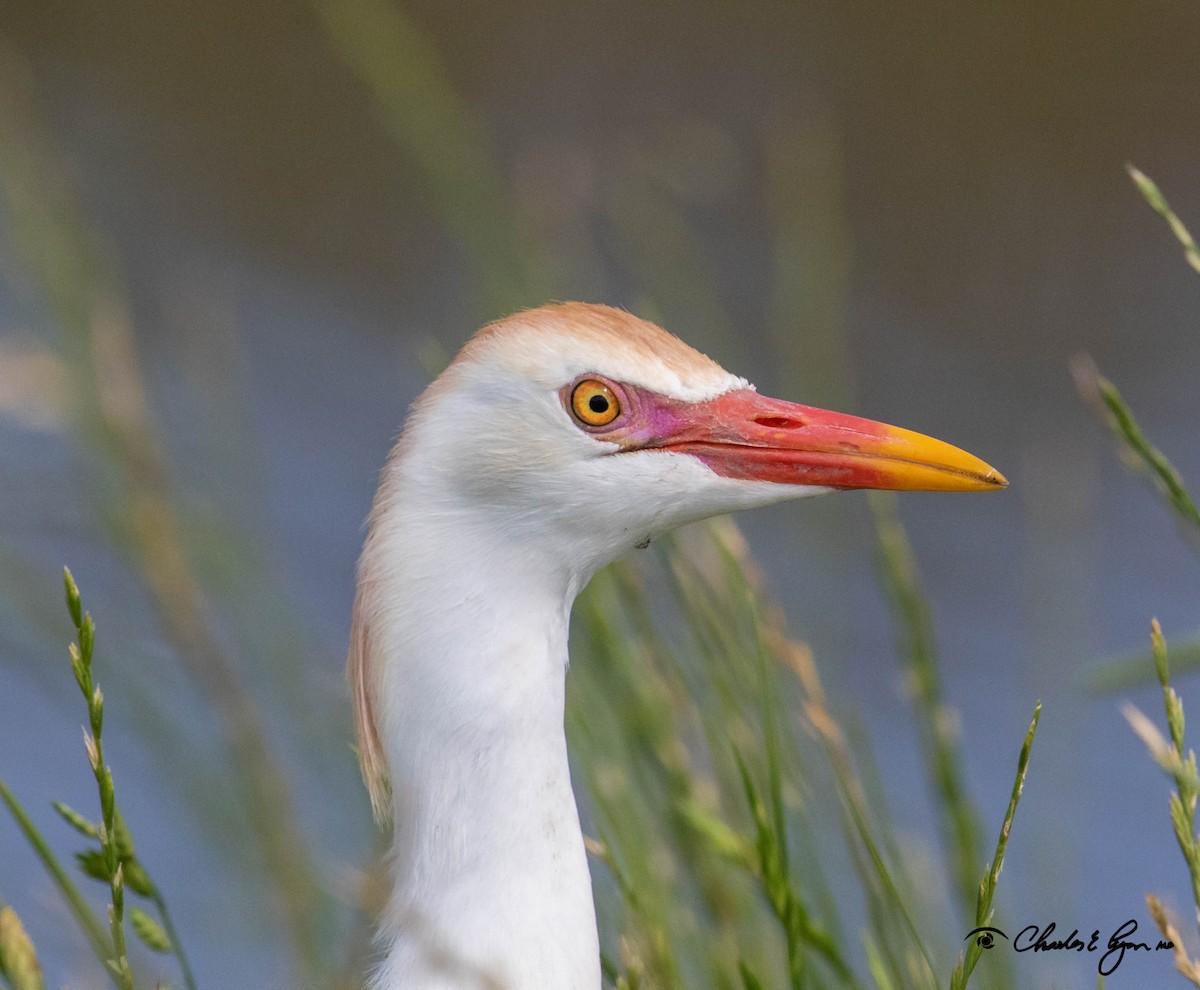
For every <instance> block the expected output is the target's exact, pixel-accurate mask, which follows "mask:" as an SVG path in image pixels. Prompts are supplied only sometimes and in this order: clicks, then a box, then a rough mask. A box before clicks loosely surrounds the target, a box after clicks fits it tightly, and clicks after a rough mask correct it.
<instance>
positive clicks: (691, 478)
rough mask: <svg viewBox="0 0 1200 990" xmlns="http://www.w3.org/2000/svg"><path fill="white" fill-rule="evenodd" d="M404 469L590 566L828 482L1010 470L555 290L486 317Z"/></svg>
mask: <svg viewBox="0 0 1200 990" xmlns="http://www.w3.org/2000/svg"><path fill="white" fill-rule="evenodd" d="M402 450H403V458H404V459H405V460H406V461H407V462H408V463H407V467H408V470H407V471H406V472H405V483H406V484H416V485H428V486H429V493H430V495H431V497H433V496H434V493H435V492H436V493H437V494H436V499H437V503H438V505H439V506H440V507H441V508H442V509H443V510H445V511H451V510H452V509H456V510H463V509H465V510H469V511H470V512H471V513H472V514H475V515H478V516H482V517H486V518H487V519H488V522H489V525H492V526H495V527H498V528H500V529H501V530H507V531H510V532H512V533H513V535H514V537H516V538H518V539H520V540H524V541H534V542H536V543H538V544H545V545H546V546H547V548H548V549H550V550H553V549H554V547H559V548H562V549H564V550H565V549H568V548H569V550H570V552H571V553H572V555H573V556H574V558H575V559H576V560H578V561H579V562H580V564H581V566H583V567H584V568H585V569H587V570H588V571H589V572H590V571H591V570H594V569H595V568H596V567H598V566H600V565H602V564H604V563H606V562H607V561H609V560H611V559H612V558H614V557H616V556H617V555H618V554H620V553H621V552H623V551H624V550H626V549H628V548H630V547H632V546H634V545H637V544H641V543H644V542H645V540H646V539H647V538H649V537H653V536H655V535H656V534H658V533H661V532H664V531H665V530H668V529H671V528H673V527H675V526H678V525H681V524H683V523H686V522H690V521H693V520H696V519H701V518H704V517H707V516H712V515H718V514H721V513H725V512H730V511H734V510H737V509H743V508H749V507H753V506H758V505H766V504H769V503H772V502H778V501H782V500H785V499H792V498H799V497H803V496H805V495H813V494H818V493H821V492H827V491H830V490H831V489H839V488H842V489H847V488H886V489H921V490H939V491H984V490H990V489H998V488H1002V487H1004V485H1005V484H1006V482H1005V480H1004V478H1003V476H1002V475H1000V474H999V472H997V471H996V470H994V469H993V468H991V467H989V466H988V465H987V464H985V463H984V462H983V461H981V460H979V459H978V458H976V457H973V456H972V455H970V454H967V453H966V452H964V451H962V450H959V449H958V448H956V447H952V446H950V445H949V444H945V443H942V442H941V441H938V440H933V439H931V438H929V437H924V436H921V435H920V434H916V433H911V432H909V431H907V430H901V429H898V428H896V427H891V426H886V425H884V424H881V423H875V422H872V421H870V420H865V419H859V418H856V417H852V416H845V415H841V414H838V413H831V412H827V411H824V410H820V409H814V408H811V407H808V406H801V405H796V404H794V403H791V402H784V401H781V400H778V399H770V398H766V397H765V396H761V395H759V394H758V393H757V392H755V391H754V389H753V387H752V386H751V385H749V383H747V382H746V381H745V380H744V379H742V378H738V377H736V376H735V375H731V374H729V373H728V372H726V371H725V370H724V369H722V368H721V367H720V366H719V365H717V364H716V363H715V362H714V361H712V360H710V359H709V358H707V357H705V356H704V355H703V354H700V353H699V352H698V351H695V350H693V349H692V348H690V347H688V346H687V345H686V344H684V343H683V342H682V341H680V340H679V339H678V338H676V337H673V336H672V335H671V334H669V333H667V332H666V331H664V330H661V329H660V328H658V327H657V326H654V325H653V324H651V323H648V322H646V321H644V320H640V319H638V318H636V317H634V316H632V315H630V314H628V313H625V312H623V311H621V310H617V309H612V308H609V307H606V306H593V305H584V304H581V303H567V304H561V305H554V306H545V307H542V308H540V309H536V310H531V311H529V312H525V313H519V314H517V315H515V316H512V317H509V318H508V319H505V320H502V321H500V322H498V323H494V324H492V325H491V326H489V327H487V328H485V329H484V330H482V331H480V333H479V334H477V335H476V336H475V337H474V338H473V339H472V340H471V341H470V343H468V344H467V345H466V347H464V348H463V350H462V352H461V353H460V354H459V356H458V357H457V358H456V359H455V361H454V362H453V363H452V364H451V365H450V367H449V368H448V369H447V370H446V371H445V372H444V373H443V374H442V375H441V376H440V377H439V378H438V380H437V381H436V382H435V383H434V384H433V385H432V386H431V387H430V389H429V390H428V391H427V392H426V394H425V396H424V397H423V398H422V399H421V401H420V402H419V403H418V405H417V407H416V409H415V410H414V414H413V417H412V419H411V420H410V424H409V427H408V429H407V431H406V434H405V440H404V442H403V443H402Z"/></svg>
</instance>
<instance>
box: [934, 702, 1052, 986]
mask: <svg viewBox="0 0 1200 990" xmlns="http://www.w3.org/2000/svg"><path fill="white" fill-rule="evenodd" d="M1041 717H1042V703H1041V702H1040V701H1039V702H1038V703H1037V704H1036V705H1035V706H1034V709H1033V719H1032V721H1031V722H1030V723H1029V731H1027V732H1026V733H1025V741H1024V742H1023V743H1022V744H1021V755H1020V756H1019V757H1018V758H1017V775H1016V777H1015V779H1014V780H1013V786H1012V793H1011V794H1010V795H1009V799H1008V809H1007V810H1006V811H1005V812H1004V822H1003V824H1001V826H1000V836H999V838H998V839H997V840H996V852H995V854H994V855H993V856H992V861H991V863H989V864H988V869H987V872H986V873H985V874H984V875H983V879H982V880H981V881H980V883H979V899H978V901H977V903H976V908H975V925H974V927H975V928H980V927H982V926H984V925H986V924H988V923H989V922H990V921H991V919H992V911H993V902H994V900H995V896H996V885H997V883H998V882H999V880H1000V870H1001V868H1002V867H1003V866H1004V854H1005V852H1007V851H1008V837H1009V835H1010V834H1011V833H1012V826H1013V819H1014V818H1016V815H1017V805H1018V804H1019V803H1020V801H1021V792H1022V791H1023V790H1024V788H1025V775H1026V774H1027V773H1028V772H1029V755H1030V753H1031V752H1032V750H1033V737H1034V736H1035V735H1036V734H1037V727H1038V722H1039V720H1040V719H1041ZM982 952H983V947H982V946H980V945H979V944H978V943H977V942H975V941H972V942H971V943H970V945H968V946H967V951H966V953H965V954H964V955H961V956H959V959H958V964H957V965H956V966H955V967H954V973H953V975H952V976H951V978H950V990H966V986H967V983H968V982H969V981H970V979H971V973H972V971H973V970H974V969H975V964H976V963H977V962H979V956H980V954H981V953H982Z"/></svg>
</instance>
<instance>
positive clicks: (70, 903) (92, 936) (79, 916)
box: [0, 780, 113, 960]
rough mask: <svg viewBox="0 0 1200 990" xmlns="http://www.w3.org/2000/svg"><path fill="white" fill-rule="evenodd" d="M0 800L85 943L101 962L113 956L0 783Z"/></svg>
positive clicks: (49, 851) (101, 928) (75, 889)
mask: <svg viewBox="0 0 1200 990" xmlns="http://www.w3.org/2000/svg"><path fill="white" fill-rule="evenodd" d="M0 801H3V802H4V804H5V806H6V807H7V808H8V812H9V814H10V815H12V817H13V821H15V822H16V823H17V828H19V829H20V830H21V834H22V835H24V836H25V839H26V841H27V842H28V843H29V845H30V846H31V847H32V849H33V851H34V853H36V854H37V857H38V859H40V860H41V861H42V866H44V867H45V869H46V872H47V873H48V874H49V875H50V879H51V880H52V881H54V885H55V886H56V887H57V888H58V890H59V893H61V894H62V896H63V900H65V901H66V902H67V907H68V908H70V910H71V914H73V915H74V916H75V920H76V922H78V924H79V927H80V929H81V930H82V932H83V934H84V936H85V937H86V938H87V940H88V942H89V943H90V944H91V947H92V951H94V952H95V953H96V955H97V957H99V958H100V959H101V960H105V959H111V958H112V954H113V948H112V943H111V942H109V940H108V935H107V933H106V932H105V930H104V926H103V925H102V924H101V923H100V919H99V918H97V917H96V914H95V912H93V911H92V908H91V906H90V905H89V904H88V902H87V900H86V899H85V898H84V896H83V894H82V893H80V891H79V888H78V887H76V886H75V883H74V881H72V880H71V877H70V875H69V874H68V873H67V871H66V870H65V869H64V868H63V866H62V864H61V863H60V862H59V861H58V857H57V856H55V855H54V851H53V850H52V849H51V848H50V845H49V844H48V843H47V842H46V840H45V839H44V838H43V837H42V834H41V832H39V831H38V828H37V826H36V825H34V823H33V819H31V818H30V817H29V814H28V813H27V812H26V811H25V809H24V808H23V807H22V806H21V804H20V802H19V801H17V799H16V797H14V796H13V793H12V791H10V790H9V789H8V785H7V784H5V783H4V781H3V780H0Z"/></svg>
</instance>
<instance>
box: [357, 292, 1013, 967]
mask: <svg viewBox="0 0 1200 990" xmlns="http://www.w3.org/2000/svg"><path fill="white" fill-rule="evenodd" d="M610 416H611V417H612V419H611V421H609V420H608V417H610ZM1003 484H1004V479H1003V478H1002V477H1001V476H1000V475H998V474H997V473H996V472H995V471H993V470H992V469H991V468H989V467H988V466H987V465H986V464H983V462H981V461H978V460H977V459H975V458H973V457H971V455H969V454H965V453H964V452H962V451H959V450H957V449H956V448H953V447H950V446H949V445H946V444H941V443H940V442H938V441H934V440H930V439H928V438H924V437H920V436H919V435H917V434H909V433H906V432H905V431H900V430H896V429H895V428H892V427H884V426H882V425H881V424H875V423H870V422H869V421H866V420H856V419H853V418H851V417H841V416H838V415H837V414H830V413H824V412H822V411H820V410H812V409H808V408H807V407H802V406H793V405H791V404H789V403H782V402H778V401H777V400H772V399H766V398H762V397H759V396H757V394H756V393H754V392H753V391H752V390H751V388H750V386H748V385H747V383H746V382H745V381H744V380H742V379H740V378H737V377H736V376H733V375H730V374H729V373H728V372H726V371H724V370H723V369H722V368H721V367H720V366H719V365H717V364H716V363H715V362H713V361H711V360H709V359H708V358H706V357H704V356H703V355H701V354H699V353H698V352H696V351H694V350H692V349H691V348H689V347H687V345H685V344H683V343H682V342H680V341H679V340H677V339H676V338H674V337H672V336H671V335H669V334H667V333H666V332H665V331H663V330H660V329H659V328H658V327H655V326H653V325H652V324H649V323H646V322H644V321H641V320H638V319H637V318H635V317H633V316H630V315H629V314H627V313H624V312H622V311H619V310H614V309H610V308H607V307H601V306H589V305H583V304H579V303H569V304H563V305H556V306H548V307H543V308H541V309H538V310H532V311H530V312H527V313H521V314H518V315H516V316H513V317H510V318H508V319H506V320H503V321H501V322H499V323H496V324H493V325H492V326H490V327H487V328H485V329H484V330H482V331H480V332H479V334H477V335H476V336H475V337H474V338H473V339H472V340H471V341H470V342H469V343H468V344H467V345H466V347H464V348H463V350H462V352H461V353H460V354H459V356H458V357H457V358H456V359H455V361H454V362H453V363H452V364H451V366H450V367H449V368H448V369H447V370H446V371H445V372H444V373H443V374H442V375H441V376H440V377H439V378H438V379H437V381H435V382H434V383H433V385H431V386H430V387H429V389H428V390H427V391H426V392H425V394H424V395H423V396H422V397H421V399H420V400H418V402H417V404H416V405H415V406H414V409H413V411H412V414H411V415H410V417H409V421H408V424H407V426H406V428H405V431H404V434H403V436H402V438H401V440H400V442H399V443H398V444H397V446H396V449H395V451H394V452H393V454H392V456H391V458H390V459H389V461H388V464H387V466H386V467H385V468H384V471H383V476H382V480H381V483H380V486H379V492H378V494H377V496H376V499H375V505H374V509H373V511H372V514H371V524H370V532H369V535H368V537H367V541H366V545H365V547H364V550H363V554H362V559H361V561H360V564H359V578H358V594H357V596H356V600H355V607H354V619H353V629H352V633H351V648H350V656H349V661H348V670H349V676H350V682H351V692H352V695H353V699H354V704H355V713H356V719H357V724H358V732H359V742H360V753H361V756H362V761H363V770H364V776H365V778H366V780H367V784H368V787H369V788H370V790H371V795H372V801H373V804H374V806H375V809H376V813H377V815H378V816H379V817H380V818H381V819H385V818H391V819H392V820H393V821H394V828H395V835H394V843H393V855H392V871H393V882H394V886H393V892H392V896H391V899H390V901H389V904H388V907H387V909H386V912H385V915H384V917H383V919H382V922H381V925H380V939H381V942H382V947H383V951H384V958H383V961H382V963H381V965H380V966H379V968H378V970H377V972H376V973H375V976H374V979H373V983H372V987H373V988H374V990H401V988H403V990H467V988H491V990H598V988H599V987H600V966H599V949H598V940H597V934H596V922H595V913H594V909H593V904H592V893H591V882H590V879H589V874H588V866H587V861H586V856H585V853H584V847H583V838H582V834H581V830H580V826H579V818H578V814H577V812H576V808H575V800H574V796H573V794H572V791H571V782H570V776H569V773H568V767H567V750H566V740H565V737H564V733H563V700H564V678H565V674H566V667H567V626H568V620H569V614H570V610H571V605H572V602H573V601H574V599H575V596H576V595H577V594H578V592H579V591H580V589H582V588H583V586H584V585H585V584H586V583H587V581H588V579H589V578H590V577H591V576H592V575H593V574H594V573H595V572H596V570H597V569H599V568H600V567H602V566H604V565H605V564H606V563H608V562H610V561H612V560H613V559H614V558H616V557H617V556H618V555H620V554H621V553H623V552H624V551H625V550H627V549H629V548H631V547H633V546H635V545H637V544H640V543H643V542H644V541H645V540H646V539H647V538H648V537H651V536H653V535H655V534H657V533H661V532H663V531H665V530H667V529H670V528H672V527H675V526H678V525H680V524H682V523H686V522H690V521H693V520H696V519H701V518H704V517H707V516H711V515H716V514H720V513H724V512H729V511H732V510H735V509H742V508H748V507H751V506H757V505H765V504H768V503H771V502H776V501H779V500H782V499H788V498H796V497H799V496H802V495H807V494H814V493H816V492H820V491H826V490H828V488H829V487H842V488H845V487H892V488H917V487H921V488H940V489H958V490H971V489H975V490H981V489H987V488H997V487H1002V486H1003Z"/></svg>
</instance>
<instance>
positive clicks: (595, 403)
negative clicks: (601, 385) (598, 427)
mask: <svg viewBox="0 0 1200 990" xmlns="http://www.w3.org/2000/svg"><path fill="white" fill-rule="evenodd" d="M588 408H589V409H590V410H591V411H592V412H594V413H597V414H599V413H606V412H608V399H606V398H605V397H604V396H603V395H593V396H592V397H591V398H590V399H588Z"/></svg>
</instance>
